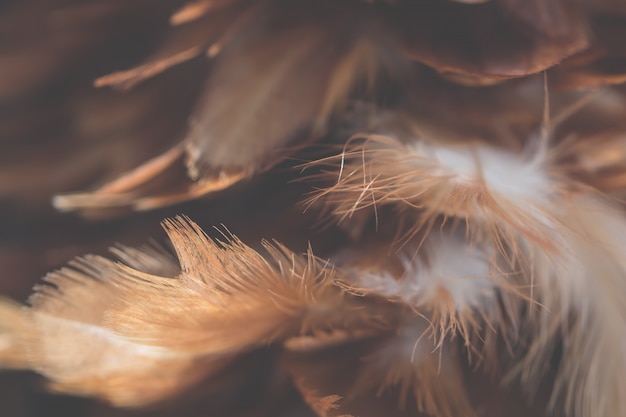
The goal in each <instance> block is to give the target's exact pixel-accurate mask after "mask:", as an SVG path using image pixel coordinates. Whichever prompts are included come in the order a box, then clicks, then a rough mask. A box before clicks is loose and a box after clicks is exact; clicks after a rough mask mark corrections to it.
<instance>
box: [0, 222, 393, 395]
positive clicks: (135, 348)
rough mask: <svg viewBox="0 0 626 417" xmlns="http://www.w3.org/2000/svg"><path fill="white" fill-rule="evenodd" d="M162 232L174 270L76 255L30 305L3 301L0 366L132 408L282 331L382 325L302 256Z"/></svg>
mask: <svg viewBox="0 0 626 417" xmlns="http://www.w3.org/2000/svg"><path fill="white" fill-rule="evenodd" d="M164 225H165V228H166V230H167V232H168V234H169V237H170V239H171V241H172V244H173V246H174V248H175V249H176V252H177V255H178V261H179V262H180V274H179V275H177V276H176V277H175V278H172V277H171V274H172V273H173V272H174V273H175V271H177V270H178V267H177V265H176V263H175V262H174V261H173V259H172V258H171V257H169V256H167V255H165V254H163V253H161V252H159V251H155V250H154V249H149V250H145V249H144V250H141V249H135V250H131V251H126V250H124V249H117V250H116V251H117V252H120V251H122V252H123V255H122V258H123V259H126V260H130V261H131V262H129V264H130V265H124V264H122V263H119V262H113V261H110V260H108V259H105V258H102V257H98V256H87V257H83V258H79V259H76V260H75V261H73V262H72V263H71V264H70V266H69V267H66V268H64V269H61V270H60V271H57V272H54V273H52V274H50V275H49V276H48V277H47V278H46V281H47V282H48V284H46V285H41V286H39V287H37V289H36V292H35V294H34V295H33V296H32V297H31V299H30V303H31V305H32V307H31V308H29V309H25V310H21V311H18V309H17V308H16V307H14V306H11V305H9V304H6V303H4V304H2V308H3V310H6V311H8V312H9V313H10V314H8V315H5V316H2V320H3V321H2V323H1V328H3V329H8V330H5V332H6V333H5V335H3V340H4V341H7V344H8V346H6V347H5V348H4V350H2V351H0V360H1V361H2V362H3V363H7V364H8V366H17V367H21V366H24V365H25V364H26V365H27V367H29V368H32V369H34V370H36V371H38V372H40V373H42V374H44V375H45V376H47V377H48V378H49V379H51V380H52V381H53V383H54V387H55V389H57V390H59V391H64V392H70V393H77V394H88V395H95V396H100V397H102V398H105V399H107V400H108V401H111V402H113V403H115V404H117V405H124V406H140V405H145V404H148V403H151V402H154V401H158V400H160V399H163V398H165V397H167V396H171V395H173V394H176V393H177V392H179V391H180V390H182V389H185V388H186V387H188V386H190V385H191V384H193V383H194V382H197V381H198V380H199V379H201V378H205V377H206V376H207V375H210V374H213V373H215V372H216V371H217V370H219V369H221V368H222V367H223V366H225V365H226V364H227V363H228V362H229V360H230V359H232V358H235V357H237V356H238V355H241V354H242V353H245V352H247V351H249V350H251V349H254V348H256V347H261V346H264V345H266V344H268V343H270V342H272V341H274V340H276V339H279V338H284V337H286V336H288V335H293V336H295V335H303V334H314V333H316V332H322V333H323V332H325V331H327V330H329V329H333V328H344V329H347V330H352V329H359V328H360V327H367V328H372V327H374V328H376V327H379V328H386V326H387V325H388V320H387V319H386V318H385V309H382V310H381V309H377V308H372V309H369V310H364V309H363V307H362V303H363V300H362V299H361V298H357V297H353V296H350V295H346V294H344V292H343V291H342V290H341V289H340V288H339V287H337V286H336V285H335V284H334V280H335V279H336V274H337V272H335V271H333V270H332V269H328V268H327V265H326V264H325V263H324V262H322V261H321V260H319V259H317V258H315V257H314V256H313V255H312V254H311V253H309V254H308V255H306V256H304V257H301V256H297V255H295V254H293V253H292V252H290V251H289V250H287V249H286V248H285V247H283V246H280V245H271V244H269V243H267V244H265V248H266V249H267V251H268V253H269V255H270V260H267V259H265V258H264V257H263V256H261V255H260V254H258V253H257V252H255V251H254V250H252V249H251V248H249V247H247V246H245V245H244V244H243V243H242V242H241V241H239V240H237V239H236V238H234V237H230V238H228V240H227V241H226V242H221V243H218V242H214V241H212V240H210V239H209V238H208V237H207V236H206V235H205V234H204V233H203V232H202V231H201V230H200V229H199V227H198V226H197V225H195V224H192V223H190V222H189V221H187V220H184V219H182V218H180V219H177V220H171V221H166V222H165V223H164ZM148 258H149V259H150V260H149V261H147V259H148ZM137 267H139V268H141V269H142V270H137V269H134V268H137ZM146 270H149V271H150V272H146ZM5 317H6V319H7V320H10V321H8V322H7V323H5V322H4V320H5ZM16 317H17V319H16ZM251 318H253V319H252V320H251ZM16 352H21V354H19V355H17V356H16ZM147 381H149V384H150V385H149V386H146V383H148V382H147Z"/></svg>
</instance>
